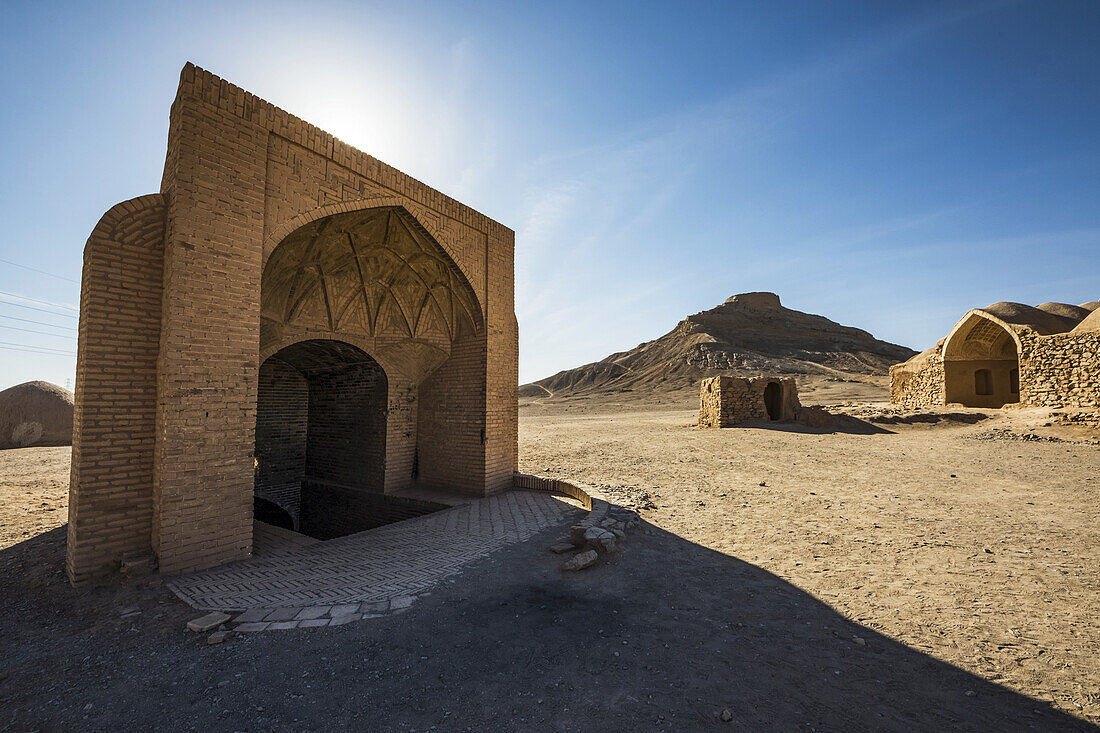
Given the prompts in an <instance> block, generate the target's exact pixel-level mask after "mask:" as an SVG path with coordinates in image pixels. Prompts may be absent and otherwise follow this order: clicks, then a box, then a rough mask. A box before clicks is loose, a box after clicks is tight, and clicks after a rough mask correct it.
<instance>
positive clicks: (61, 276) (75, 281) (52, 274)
mask: <svg viewBox="0 0 1100 733" xmlns="http://www.w3.org/2000/svg"><path fill="white" fill-rule="evenodd" d="M0 262H3V263H4V264H5V265H11V266H12V267H21V268H23V269H24V270H30V271H31V272H37V273H38V274H39V275H49V276H50V277H56V278H57V279H58V280H66V281H68V282H71V283H76V284H78V285H79V284H80V281H79V280H73V279H72V278H71V277H65V276H64V275H55V274H54V273H52V272H46V271H45V270H39V269H38V268H37V267H29V266H28V265H21V264H19V263H18V262H12V261H11V260H5V259H3V258H2V257H0Z"/></svg>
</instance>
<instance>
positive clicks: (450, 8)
mask: <svg viewBox="0 0 1100 733" xmlns="http://www.w3.org/2000/svg"><path fill="white" fill-rule="evenodd" d="M0 13H2V14H0V215H2V220H3V222H4V226H3V228H2V230H0V258H2V259H3V260H6V261H7V262H0V293H3V294H0V316H2V317H0V325H2V326H4V328H0V342H2V346H3V348H0V388H3V387H7V386H9V385H11V384H15V383H18V382H22V381H26V380H30V379H46V380H49V381H52V382H55V383H58V384H61V385H65V383H66V380H69V379H71V377H72V374H73V371H74V361H75V359H74V357H73V356H71V355H68V354H71V353H72V352H74V351H75V347H76V342H75V330H74V329H75V325H76V320H75V318H73V317H72V316H73V315H74V313H75V311H73V310H69V309H66V308H57V307H54V306H52V305H43V304H42V303H37V302H31V301H26V300H20V299H19V298H16V297H12V295H11V294H14V295H15V296H23V297H29V298H33V299H35V300H36V301H45V302H47V303H54V304H60V305H62V306H69V307H70V308H72V307H75V305H76V304H77V302H78V291H79V285H78V284H77V283H76V282H75V281H77V280H79V277H80V266H81V250H82V247H83V245H84V241H85V240H86V239H87V236H88V234H89V233H90V231H91V229H92V227H93V226H94V225H95V223H96V221H97V220H98V218H99V216H100V215H101V214H102V213H103V212H104V211H105V210H106V209H108V208H109V207H110V206H111V205H113V204H114V203H116V202H118V201H121V200H125V199H128V198H131V197H133V196H137V195H140V194H145V193H150V192H154V191H156V190H157V189H158V187H159V182H160V173H161V167H162V164H163V160H164V147H165V138H166V134H167V123H168V108H169V105H170V103H171V100H172V98H173V96H174V94H175V88H176V84H177V81H178V77H179V72H180V69H181V67H182V66H183V64H184V62H186V61H193V62H195V63H197V64H198V65H200V66H202V67H204V68H207V69H209V70H211V71H213V72H214V73H216V74H218V75H220V76H222V77H224V78H227V79H229V80H231V81H233V82H234V83H236V84H238V85H240V86H242V87H244V88H246V89H249V90H250V91H253V92H255V93H257V94H259V95H260V96H262V97H264V98H266V99H268V100H270V101H271V102H273V103H275V104H277V105H279V106H281V107H283V108H284V109H286V110H288V111H290V112H292V113H293V114H296V115H298V116H300V117H303V118H305V119H306V120H309V121H310V122H313V123H315V124H317V125H319V126H321V127H323V128H325V129H327V130H328V131H330V132H332V133H333V134H335V135H336V136H337V137H339V138H341V139H343V140H345V141H347V142H349V143H351V144H352V145H355V146H356V147H358V148H360V149H362V150H364V151H366V152H368V153H371V154H372V155H375V156H377V157H379V158H381V159H382V160H384V161H386V162H388V163H390V164H392V165H395V166H397V167H398V168H400V169H402V170H404V171H406V172H408V173H410V174H411V175H413V176H416V177H417V178H420V179H421V180H423V181H425V182H427V183H429V184H430V185H432V186H435V187H436V188H439V189H441V190H442V191H444V192H445V193H448V194H450V195H452V196H454V197H456V198H458V199H459V200H461V201H463V202H465V203H468V204H470V205H471V206H473V207H474V208H476V209H478V210H480V211H482V212H484V213H486V214H488V215H489V216H491V217H493V218H495V219H498V220H499V221H501V222H503V223H505V224H507V225H508V226H511V227H512V228H513V229H515V230H516V249H517V265H516V270H517V311H518V315H519V320H520V326H521V344H522V345H521V354H522V357H521V372H520V373H521V379H522V380H523V381H530V380H533V379H537V378H540V377H544V376H547V375H549V374H551V373H553V372H556V371H558V370H560V369H565V368H568V367H572V366H576V365H579V364H581V363H584V362H588V361H593V360H596V359H599V358H602V357H603V356H605V355H607V354H608V353H611V352H613V351H617V350H621V349H626V348H630V347H633V346H635V345H636V344H638V343H639V342H641V341H644V340H647V339H650V338H654V337H656V336H658V335H660V334H662V333H664V332H665V331H667V330H668V329H670V328H671V327H672V326H673V325H675V323H676V322H677V321H678V320H679V319H680V318H681V317H683V316H685V315H687V314H688V313H693V312H697V311H700V310H703V309H706V308H709V307H712V306H714V305H716V304H717V303H720V302H721V301H722V300H723V299H724V298H726V297H727V296H729V295H731V294H733V293H737V292H743V291H751V290H772V291H775V292H778V293H779V294H780V295H781V296H782V298H783V301H784V303H785V304H786V305H788V306H790V307H793V308H797V309H799V310H805V311H809V312H813V313H820V314H823V315H826V316H828V317H830V318H833V319H834V320H837V321H840V322H842V323H846V324H851V325H856V326H859V327H861V328H864V329H867V330H869V331H871V332H872V333H874V334H875V335H876V336H878V337H880V338H885V339H887V340H890V341H894V342H898V343H903V344H906V345H908V346H912V347H914V348H918V349H920V348H925V347H927V346H929V345H931V344H933V343H934V342H935V341H936V339H937V338H939V337H940V336H942V335H944V334H945V333H946V332H947V330H948V329H949V327H950V326H951V325H952V324H953V323H954V321H955V320H956V319H957V318H958V317H959V316H960V315H961V314H962V313H963V311H965V310H966V309H967V308H970V307H974V306H982V305H986V304H988V303H990V302H994V301H999V300H1017V301H1021V302H1025V303H1031V304H1036V303H1040V302H1045V301H1051V300H1055V301H1066V302H1071V303H1079V302H1083V301H1087V300H1094V299H1096V298H1100V40H1098V39H1100V2H1096V0H1033V1H1031V2H1018V1H1017V2H965V1H963V0H950V1H948V2H910V1H904V2H903V1H902V0H897V1H896V2H888V1H881V2H872V1H871V0H860V1H853V2H840V1H832V2H820V1H819V0H804V1H802V2H785V1H782V0H768V2H713V3H685V2H675V3H673V2H666V3H600V2H591V1H588V2H577V3H565V2H560V3H559V2H554V3H535V2H531V3H492V2H478V3H460V2H437V3H423V2H401V3H395V2H386V3H369V2H360V3H338V2H310V3H305V2H302V3H294V4H289V3H280V2H263V3H234V2H227V1H223V2H216V3H203V2H187V3H151V2H137V3H107V2H104V3H85V2H81V3H72V4H69V5H66V4H64V3H59V2H58V3H38V2H10V1H4V2H0ZM8 262H14V263H18V264H20V265H24V266H27V267H31V268H35V269H37V270H42V271H44V272H48V273H51V274H52V275H53V276H50V275H45V274H39V273H37V272H34V271H31V270H27V269H22V268H19V267H15V266H13V265H11V264H8ZM56 276H59V277H56ZM62 278H69V279H68V280H66V279H62ZM20 305H22V306H32V307H35V308H40V309H42V310H32V309H30V308H25V307H20ZM44 311H50V312H44ZM15 318H21V319H25V320H22V321H20V320H14V319H15ZM29 321H39V322H41V323H50V324H55V325H56V326H59V327H56V328H51V327H48V326H43V325H40V324H36V323H30V322H29ZM18 328H24V329H26V330H16V329H18ZM66 329H67V330H66ZM47 332H48V333H49V334H50V335H46V333H47ZM11 344H18V345H23V346H29V347H32V348H36V349H40V350H44V349H49V350H56V351H61V352H67V353H66V354H43V353H35V352H31V351H15V350H10V345H11Z"/></svg>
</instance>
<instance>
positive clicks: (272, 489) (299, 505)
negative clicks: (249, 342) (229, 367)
mask: <svg viewBox="0 0 1100 733" xmlns="http://www.w3.org/2000/svg"><path fill="white" fill-rule="evenodd" d="M386 395H387V380H386V373H385V372H384V371H383V370H382V367H381V366H379V364H378V362H376V361H375V360H374V359H372V358H371V357H370V356H369V355H368V354H367V353H366V352H364V351H363V350H362V349H359V348H357V347H355V346H352V345H351V344H348V343H344V342H341V341H331V340H320V339H311V340H306V341H300V342H298V343H295V344H291V345H290V346H287V347H285V348H283V349H280V350H279V351H278V352H276V353H275V354H273V355H271V356H270V357H268V358H267V359H265V360H264V362H263V364H261V365H260V376H259V389H258V391H257V405H256V453H255V455H256V477H255V488H254V492H255V496H256V497H257V498H258V499H259V500H262V502H266V503H269V504H272V505H275V506H276V507H278V508H280V509H282V510H283V511H284V512H286V514H287V515H289V516H290V517H291V527H290V528H291V529H294V528H297V529H298V530H299V531H300V532H302V533H303V534H306V535H309V536H311V537H316V538H318V539H330V538H332V537H339V536H341V535H344V534H349V533H351V532H357V531H360V530H361V529H364V528H366V527H367V526H369V525H370V524H371V523H372V521H373V518H372V513H373V512H374V511H375V506H374V503H372V501H371V497H372V495H380V494H382V492H383V485H384V479H385V468H386ZM266 503H261V502H260V501H257V508H258V509H259V508H260V507H261V506H262V507H264V508H265V509H267V504H266ZM266 516H270V515H266ZM256 519H258V520H260V521H265V519H264V518H263V517H261V516H260V513H259V512H258V511H257V514H256Z"/></svg>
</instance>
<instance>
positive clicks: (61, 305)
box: [0, 290, 80, 311]
mask: <svg viewBox="0 0 1100 733" xmlns="http://www.w3.org/2000/svg"><path fill="white" fill-rule="evenodd" d="M0 295H6V296H8V297H9V298H18V299H19V300H26V301H28V302H30V303H38V304H39V305H48V306H50V307H52V308H61V309H62V310H67V311H79V310H80V309H79V308H76V307H74V306H71V305H65V304H64V303H51V302H50V301H48V300H38V299H37V298H28V297H27V296H25V295H19V294H17V293H6V292H4V291H3V290H0Z"/></svg>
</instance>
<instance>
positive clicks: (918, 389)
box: [890, 344, 944, 410]
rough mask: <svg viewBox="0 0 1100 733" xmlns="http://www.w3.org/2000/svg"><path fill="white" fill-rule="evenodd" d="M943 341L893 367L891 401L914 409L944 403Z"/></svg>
mask: <svg viewBox="0 0 1100 733" xmlns="http://www.w3.org/2000/svg"><path fill="white" fill-rule="evenodd" d="M941 349H942V344H940V345H937V346H936V348H935V350H933V351H931V352H930V353H925V354H920V355H919V357H914V358H913V359H911V360H909V361H906V362H902V363H901V364H894V365H893V366H891V367H890V402H891V403H893V404H895V405H898V406H900V407H906V408H909V409H912V410H915V409H920V408H922V407H931V406H933V405H943V404H944V371H943V354H942V353H941Z"/></svg>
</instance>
